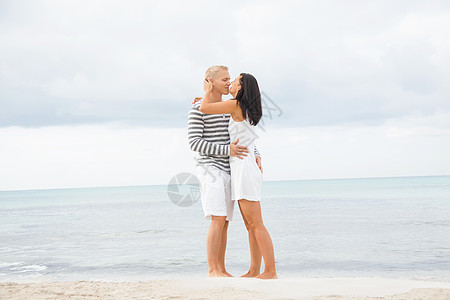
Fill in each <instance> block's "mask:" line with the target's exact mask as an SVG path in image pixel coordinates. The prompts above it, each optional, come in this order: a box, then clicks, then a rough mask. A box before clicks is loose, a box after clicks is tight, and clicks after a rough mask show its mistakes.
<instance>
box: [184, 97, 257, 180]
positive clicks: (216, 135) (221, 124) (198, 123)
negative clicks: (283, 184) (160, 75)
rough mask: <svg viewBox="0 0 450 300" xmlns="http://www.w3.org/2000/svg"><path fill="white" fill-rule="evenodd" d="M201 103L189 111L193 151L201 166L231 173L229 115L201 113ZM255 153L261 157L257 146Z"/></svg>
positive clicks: (189, 132) (189, 129) (190, 137)
mask: <svg viewBox="0 0 450 300" xmlns="http://www.w3.org/2000/svg"><path fill="white" fill-rule="evenodd" d="M200 105H201V101H199V102H197V103H194V104H193V105H192V107H191V110H190V111H189V121H188V141H189V146H190V148H191V150H192V151H196V152H199V157H198V161H197V162H198V164H199V165H212V166H215V167H217V168H219V169H221V170H223V171H225V172H228V173H230V163H229V156H230V136H229V134H228V123H229V122H230V115H229V114H221V115H209V114H204V113H202V112H201V111H200ZM254 153H255V155H257V156H261V155H260V154H259V152H258V149H257V148H256V146H255V149H254Z"/></svg>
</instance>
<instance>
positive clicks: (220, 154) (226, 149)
mask: <svg viewBox="0 0 450 300" xmlns="http://www.w3.org/2000/svg"><path fill="white" fill-rule="evenodd" d="M205 80H208V81H210V82H212V83H214V85H215V87H216V89H215V94H214V97H213V98H214V100H213V101H222V96H223V95H228V93H229V88H230V85H231V82H230V74H229V73H228V68H227V67H225V66H212V67H210V68H208V70H206V73H205ZM200 104H201V103H200V102H197V103H194V104H193V105H192V108H191V110H190V112H189V123H188V140H189V145H190V148H191V150H193V151H196V152H199V153H200V155H199V158H198V161H197V162H198V167H197V173H198V178H199V181H200V185H201V199H202V207H203V212H204V215H205V218H206V219H208V220H211V224H210V227H209V230H208V234H207V237H206V252H207V257H208V275H209V277H226V276H228V277H231V276H232V275H231V274H229V273H228V272H227V271H226V269H225V251H226V246H227V231H228V223H229V221H231V220H232V218H233V212H234V201H231V185H230V179H231V178H230V164H229V156H235V157H238V158H242V156H247V155H246V154H245V153H248V149H247V147H244V146H240V145H238V142H239V140H236V141H234V142H233V143H231V144H230V137H229V134H228V123H229V121H230V115H229V114H223V115H208V114H204V113H202V112H200V110H199V108H200ZM254 151H255V156H256V162H257V164H258V166H259V167H260V168H262V167H261V156H260V154H259V153H258V150H257V149H256V147H255V149H254Z"/></svg>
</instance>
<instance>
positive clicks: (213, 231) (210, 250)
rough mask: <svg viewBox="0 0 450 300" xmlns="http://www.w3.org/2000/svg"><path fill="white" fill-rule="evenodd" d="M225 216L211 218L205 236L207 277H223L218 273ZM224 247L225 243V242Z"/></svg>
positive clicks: (223, 275)
mask: <svg viewBox="0 0 450 300" xmlns="http://www.w3.org/2000/svg"><path fill="white" fill-rule="evenodd" d="M226 218H227V217H226V216H223V217H222V216H211V225H210V226H209V230H208V235H207V236H206V252H207V256H208V268H209V270H208V276H209V277H225V276H226V275H225V274H224V273H222V272H221V271H220V264H219V253H220V249H221V242H222V241H221V240H222V235H223V231H224V228H225V222H226ZM225 247H226V242H225Z"/></svg>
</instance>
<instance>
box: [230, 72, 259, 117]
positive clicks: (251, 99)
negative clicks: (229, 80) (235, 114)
mask: <svg viewBox="0 0 450 300" xmlns="http://www.w3.org/2000/svg"><path fill="white" fill-rule="evenodd" d="M240 75H241V78H240V80H239V82H240V84H241V89H240V90H239V92H238V93H237V95H236V100H237V104H239V106H240V107H241V110H242V115H243V117H244V118H245V119H248V121H249V122H250V124H251V125H257V124H258V122H259V120H261V117H262V107H261V93H260V92H259V87H258V82H257V81H256V78H255V77H253V75H250V74H248V73H241V74H240Z"/></svg>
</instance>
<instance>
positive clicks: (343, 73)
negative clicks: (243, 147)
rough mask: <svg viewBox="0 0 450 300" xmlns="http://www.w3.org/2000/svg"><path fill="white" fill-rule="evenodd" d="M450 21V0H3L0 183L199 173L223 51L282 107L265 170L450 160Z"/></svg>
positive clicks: (423, 165) (424, 170) (18, 185)
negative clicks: (202, 123)
mask: <svg viewBox="0 0 450 300" xmlns="http://www.w3.org/2000/svg"><path fill="white" fill-rule="evenodd" d="M449 20H450V2H448V1H411V0H409V1H226V2H223V1H221V2H214V1H80V0H78V1H17V0H16V1H0V44H1V47H0V143H1V144H0V190H9V189H29V188H58V187H82V186H110V185H140V184H165V183H167V182H168V181H169V180H170V178H171V177H172V176H174V175H175V174H177V173H180V172H193V171H194V170H195V167H194V165H195V161H194V159H193V157H194V154H193V153H192V152H191V151H190V150H189V148H188V145H187V137H186V124H187V113H188V110H189V108H190V103H191V100H192V98H193V97H195V96H199V95H202V78H203V74H204V71H205V70H206V68H207V67H209V66H210V65H213V64H224V65H227V66H229V68H230V73H231V76H232V77H235V76H237V75H238V74H239V73H240V72H249V73H252V74H253V75H255V77H256V78H257V79H258V81H259V84H260V88H261V90H262V91H263V92H264V93H265V95H267V98H266V99H269V98H270V99H271V101H273V103H272V102H270V101H268V102H267V103H268V104H269V105H271V107H275V106H274V105H276V107H277V111H276V114H275V113H274V114H273V115H268V114H267V113H266V116H265V118H264V121H265V124H264V125H265V126H264V131H261V132H260V140H259V141H258V142H257V144H258V145H259V148H260V152H261V153H262V155H263V161H264V165H265V179H266V180H285V179H313V178H345V177H373V176H374V177H378V176H420V175H445V174H450V155H448V153H450V85H449V82H450V39H449V37H450V21H449ZM266 112H267V111H266Z"/></svg>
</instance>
